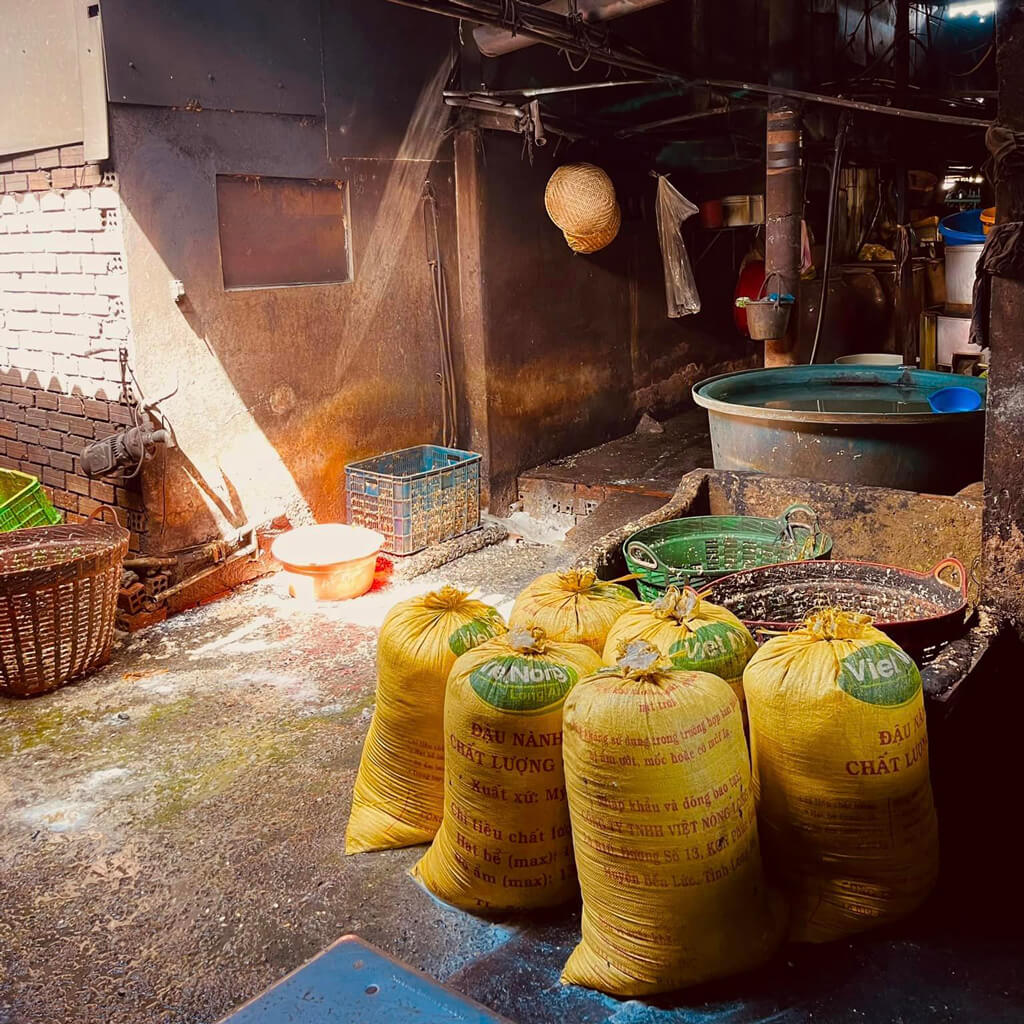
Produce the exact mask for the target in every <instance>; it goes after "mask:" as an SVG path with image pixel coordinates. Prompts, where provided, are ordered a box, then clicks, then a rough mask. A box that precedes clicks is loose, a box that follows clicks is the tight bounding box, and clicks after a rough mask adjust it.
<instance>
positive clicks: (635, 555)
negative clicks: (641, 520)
mask: <svg viewBox="0 0 1024 1024" xmlns="http://www.w3.org/2000/svg"><path fill="white" fill-rule="evenodd" d="M622 552H623V554H624V555H625V557H626V564H627V565H628V566H629V570H630V572H632V573H636V575H637V577H638V578H637V589H638V590H639V591H640V597H641V599H642V600H644V601H656V600H657V599H658V598H659V597H661V596H662V594H664V592H665V590H666V588H668V587H697V588H700V587H704V586H707V584H709V583H712V582H714V581H715V580H718V579H721V578H722V577H723V576H728V575H730V574H731V573H734V572H737V571H738V570H740V569H749V568H753V567H754V566H759V565H768V564H772V563H775V562H796V561H802V560H804V559H822V558H829V557H830V556H831V554H832V538H831V537H830V536H829V535H828V534H827V533H822V531H821V528H820V526H819V524H818V516H817V513H816V512H815V511H814V510H813V509H812V508H809V507H808V506H807V505H790V506H789V508H787V509H786V510H785V511H784V512H783V513H782V515H780V516H779V517H778V518H777V519H766V518H763V517H759V516H693V517H692V518H689V519H670V520H668V521H667V522H664V523H657V524H656V525H655V526H648V527H647V528H646V529H644V530H641V531H640V532H639V533H634V534H633V536H632V537H630V538H629V539H628V540H627V541H626V543H625V544H624V545H623V546H622Z"/></svg>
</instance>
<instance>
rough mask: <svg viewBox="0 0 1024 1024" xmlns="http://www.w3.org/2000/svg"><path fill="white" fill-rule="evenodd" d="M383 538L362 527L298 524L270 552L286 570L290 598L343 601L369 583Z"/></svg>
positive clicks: (363, 592) (367, 587)
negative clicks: (298, 525)
mask: <svg viewBox="0 0 1024 1024" xmlns="http://www.w3.org/2000/svg"><path fill="white" fill-rule="evenodd" d="M383 543H384V537H383V536H382V535H381V534H379V533H377V532H376V531H375V530H368V529H366V527H364V526H346V525H345V524H344V523H321V524H318V525H316V526H300V527H298V528H297V529H295V530H291V531H289V532H288V533H284V534H282V535H281V536H280V537H278V538H277V540H275V541H274V543H273V546H272V547H271V549H270V550H271V553H272V554H273V556H274V558H276V559H277V560H278V561H279V562H280V563H281V564H282V565H283V566H284V568H285V570H286V572H287V573H288V591H289V593H290V594H291V595H292V597H303V598H315V599H316V600H318V601H345V600H348V599H349V598H353V597H359V595H360V594H365V593H366V592H367V591H368V590H369V589H370V587H372V586H373V573H374V569H375V568H376V565H377V554H378V552H379V551H380V549H381V546H382V545H383Z"/></svg>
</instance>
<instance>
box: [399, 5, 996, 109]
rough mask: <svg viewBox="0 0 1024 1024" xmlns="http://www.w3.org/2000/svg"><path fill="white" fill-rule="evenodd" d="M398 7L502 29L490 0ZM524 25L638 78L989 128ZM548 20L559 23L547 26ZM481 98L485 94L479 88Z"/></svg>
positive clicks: (540, 37)
mask: <svg viewBox="0 0 1024 1024" xmlns="http://www.w3.org/2000/svg"><path fill="white" fill-rule="evenodd" d="M388 2H389V3H393V4H398V5H399V6H400V7H412V8H415V9H416V10H420V11H429V12H431V13H433V14H440V15H443V16H444V17H447V18H455V19H457V20H459V21H476V22H481V23H483V24H488V25H492V26H495V27H498V28H507V27H508V23H507V20H506V19H505V18H504V17H503V16H502V14H501V12H500V10H499V7H498V3H496V2H495V0H474V2H470V0H388ZM535 14H536V15H543V16H544V18H545V24H544V25H536V26H535V25H531V24H530V22H529V19H532V18H533V17H534V16H535ZM521 18H522V20H523V22H524V24H523V27H521V28H519V29H518V30H517V31H518V32H519V33H520V34H526V35H529V36H531V37H532V38H535V39H536V40H537V41H538V42H542V43H546V44H547V45H549V46H553V47H555V48H556V49H560V50H565V51H566V52H568V53H570V54H572V55H573V56H576V57H593V58H594V59H595V60H599V61H601V62H602V63H603V64H610V65H612V66H613V67H619V68H623V69H625V70H626V71H633V72H636V73H638V74H642V75H650V76H652V77H654V78H657V79H659V80H661V81H666V82H676V83H678V84H680V85H683V86H686V87H689V88H704V89H722V90H726V91H736V92H751V93H756V94H759V95H763V96H786V97H788V98H790V99H794V100H802V101H803V102H805V103H821V104H824V105H826V106H833V107H840V108H844V109H846V110H859V111H860V112H861V113H864V114H881V115H883V116H886V117H901V118H904V119H907V120H915V121H930V122H933V123H935V124H946V125H959V126H961V127H964V128H988V127H989V126H990V125H991V123H992V122H991V121H987V120H983V119H982V118H977V117H960V116H957V115H955V114H935V113H932V112H930V111H926V110H909V109H906V108H903V107H890V106H885V105H883V104H881V103H867V102H864V101H862V100H851V99H845V98H844V97H841V96H829V95H826V94H823V93H815V92H806V91H804V90H803V89H786V88H783V87H781V86H777V85H764V84H762V83H761V82H742V81H736V80H733V79H724V78H696V79H691V78H686V77H685V76H684V75H681V74H680V73H679V72H678V71H673V70H672V69H670V68H665V67H662V66H661V65H659V64H655V63H653V62H652V61H649V60H646V59H645V58H643V57H637V56H634V55H633V54H631V53H627V52H625V51H622V50H616V49H615V48H614V47H610V46H607V45H602V46H592V45H590V44H588V43H587V42H586V41H584V40H581V39H579V38H578V37H577V36H576V35H575V34H574V33H573V32H572V31H571V29H570V28H569V25H568V23H567V21H566V19H565V18H558V17H557V16H556V15H552V14H551V13H550V12H548V11H543V10H542V9H540V8H536V7H528V8H522V9H521ZM548 19H553V20H554V21H555V22H559V23H560V25H556V26H552V25H551V24H550V23H549V21H548ZM479 93H480V94H481V95H486V90H479Z"/></svg>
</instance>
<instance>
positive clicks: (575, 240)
mask: <svg viewBox="0 0 1024 1024" xmlns="http://www.w3.org/2000/svg"><path fill="white" fill-rule="evenodd" d="M621 226H622V211H621V210H620V209H619V204H618V203H616V204H615V209H614V211H613V216H612V219H611V220H610V221H609V222H608V223H607V224H606V225H605V226H604V228H602V229H601V230H599V231H595V232H594V233H593V234H590V235H571V234H569V232H568V231H563V232H562V234H563V235H564V236H565V240H566V242H567V243H568V244H569V248H570V249H572V251H573V252H579V253H592V252H598V250H600V249H603V248H604V247H605V246H606V245H611V243H612V242H614V241H615V238H616V236H617V235H618V233H619V228H620V227H621Z"/></svg>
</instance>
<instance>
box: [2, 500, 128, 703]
mask: <svg viewBox="0 0 1024 1024" xmlns="http://www.w3.org/2000/svg"><path fill="white" fill-rule="evenodd" d="M103 510H107V511H110V512H111V513H112V514H113V515H114V518H115V520H116V513H114V512H113V509H110V508H109V506H102V508H101V509H98V510H97V511H100V512H102V511H103ZM127 551H128V533H127V531H126V530H123V529H121V527H120V525H118V524H116V523H114V524H111V523H105V522H94V521H90V522H87V523H81V524H78V525H69V526H41V527H36V528H35V529H30V530H16V531H14V532H13V533H5V534H0V694H5V695H7V696H14V697H32V696H35V695H37V694H40V693H48V692H49V691H51V690H55V689H57V687H59V686H62V685H63V684H64V683H66V682H68V681H69V680H71V679H74V678H76V677H77V676H81V675H85V674H86V673H87V672H91V671H93V670H94V669H96V668H98V667H99V666H100V665H103V664H105V663H106V662H107V661H108V660H109V658H110V647H111V644H112V642H113V639H114V617H115V614H116V612H117V592H118V588H119V587H120V585H121V565H122V562H123V561H124V556H125V554H126V553H127Z"/></svg>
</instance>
